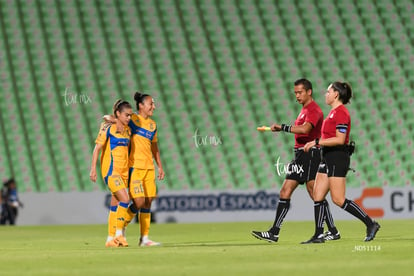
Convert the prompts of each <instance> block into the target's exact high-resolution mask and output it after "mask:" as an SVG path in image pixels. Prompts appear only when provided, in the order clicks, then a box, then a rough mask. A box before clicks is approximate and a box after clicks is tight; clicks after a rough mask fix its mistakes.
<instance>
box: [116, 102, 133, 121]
mask: <svg viewBox="0 0 414 276" xmlns="http://www.w3.org/2000/svg"><path fill="white" fill-rule="evenodd" d="M124 108H132V106H131V104H130V103H129V102H127V101H124V100H122V99H119V100H117V101H116V102H115V103H114V106H113V107H112V110H113V111H114V116H115V118H118V116H117V115H116V112H117V111H119V112H120V113H121V112H122V111H123V110H124Z"/></svg>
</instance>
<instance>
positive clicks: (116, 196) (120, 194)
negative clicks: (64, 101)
mask: <svg viewBox="0 0 414 276" xmlns="http://www.w3.org/2000/svg"><path fill="white" fill-rule="evenodd" d="M113 112H114V116H115V118H117V122H116V124H112V125H109V124H106V125H105V124H104V123H102V124H101V128H100V131H99V134H98V137H97V138H96V141H95V143H96V145H95V148H94V150H93V154H92V165H91V171H90V174H89V177H90V179H91V180H92V181H93V182H96V162H97V161H98V156H99V153H100V151H101V150H102V154H101V173H102V178H103V180H104V182H105V184H106V185H107V186H108V188H109V190H110V191H111V193H112V195H113V197H112V198H113V199H112V201H111V210H110V212H109V216H108V238H107V241H106V247H118V246H124V247H125V246H128V243H127V242H126V240H125V238H124V237H123V234H122V229H123V227H124V225H125V216H126V212H127V209H128V204H129V197H128V191H127V189H126V187H127V183H128V147H129V142H130V137H131V129H130V128H129V127H128V123H129V122H130V120H131V116H132V107H131V105H130V104H129V103H128V102H126V101H123V100H118V101H116V102H115V104H114V106H113Z"/></svg>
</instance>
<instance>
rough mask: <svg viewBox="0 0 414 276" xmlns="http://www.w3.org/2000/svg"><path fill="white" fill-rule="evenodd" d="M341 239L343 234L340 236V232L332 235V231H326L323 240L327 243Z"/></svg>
mask: <svg viewBox="0 0 414 276" xmlns="http://www.w3.org/2000/svg"><path fill="white" fill-rule="evenodd" d="M340 238H341V234H339V232H336V234H332V232H331V231H326V232H325V233H323V239H324V240H325V241H336V240H339V239H340Z"/></svg>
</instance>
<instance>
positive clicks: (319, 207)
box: [314, 201, 325, 237]
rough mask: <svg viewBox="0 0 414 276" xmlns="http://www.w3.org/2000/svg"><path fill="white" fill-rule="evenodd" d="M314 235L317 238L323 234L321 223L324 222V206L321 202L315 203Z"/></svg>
mask: <svg viewBox="0 0 414 276" xmlns="http://www.w3.org/2000/svg"><path fill="white" fill-rule="evenodd" d="M314 209H315V235H314V237H318V236H319V235H321V234H323V223H324V221H325V204H324V202H323V201H315V205H314Z"/></svg>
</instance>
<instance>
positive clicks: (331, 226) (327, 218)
mask: <svg viewBox="0 0 414 276" xmlns="http://www.w3.org/2000/svg"><path fill="white" fill-rule="evenodd" d="M322 202H323V205H324V207H325V221H326V225H327V226H328V229H329V232H331V233H332V234H333V235H335V234H337V233H338V229H336V227H335V223H334V220H333V217H332V214H331V210H330V209H329V203H328V201H327V200H326V199H325V200H324V201H322Z"/></svg>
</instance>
